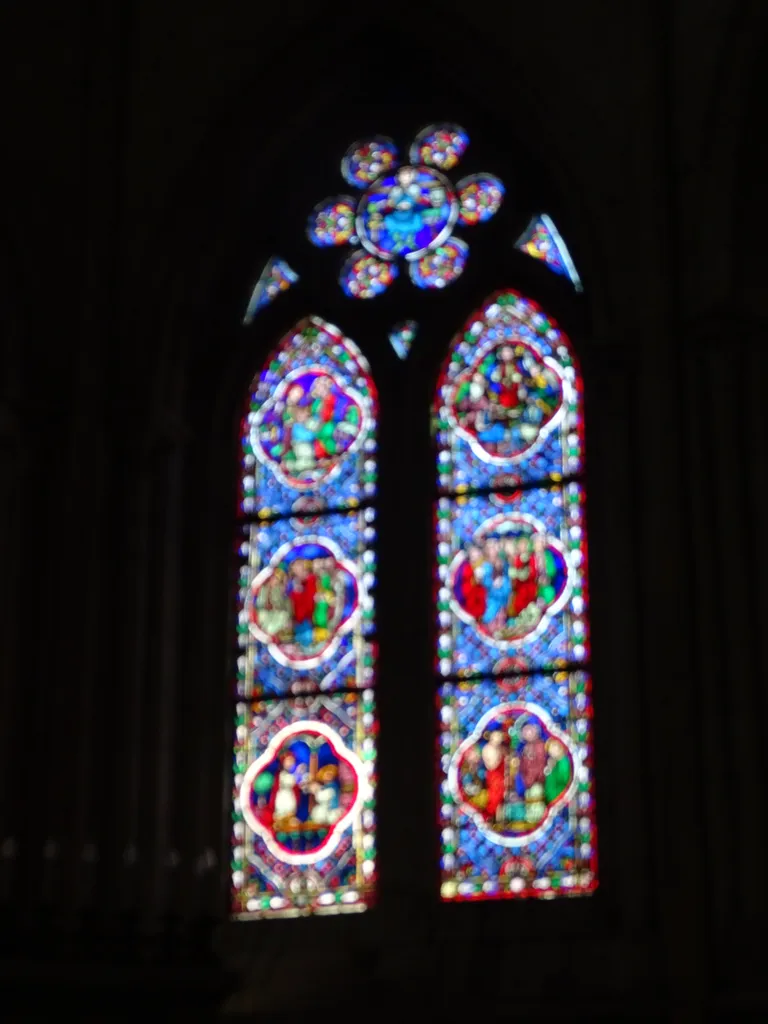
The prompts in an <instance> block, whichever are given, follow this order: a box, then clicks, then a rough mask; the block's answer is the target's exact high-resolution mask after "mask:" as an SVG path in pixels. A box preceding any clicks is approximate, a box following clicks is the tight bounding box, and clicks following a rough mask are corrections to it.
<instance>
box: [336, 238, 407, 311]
mask: <svg viewBox="0 0 768 1024" xmlns="http://www.w3.org/2000/svg"><path fill="white" fill-rule="evenodd" d="M397 274H398V269H397V264H396V263H386V262H385V261H384V260H379V259H376V257H375V256H369V255H368V253H366V252H363V251H362V249H358V250H357V252H353V253H352V255H351V256H350V257H349V259H348V260H347V261H346V263H345V264H344V266H343V267H342V268H341V276H340V278H339V280H340V282H341V287H342V288H343V289H344V291H345V292H346V294H347V295H349V297H350V298H352V299H374V298H375V297H376V296H377V295H381V293H382V292H383V291H386V290H387V288H389V286H390V285H391V284H392V282H393V281H394V280H395V278H396V277H397Z"/></svg>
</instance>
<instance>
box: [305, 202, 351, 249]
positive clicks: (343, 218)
mask: <svg viewBox="0 0 768 1024" xmlns="http://www.w3.org/2000/svg"><path fill="white" fill-rule="evenodd" d="M356 206H357V202H356V200H354V199H352V198H351V197H350V196H335V197H334V198H333V199H325V200H323V202H322V203H318V204H317V206H316V207H315V209H314V210H313V211H312V215H311V217H310V218H309V224H308V226H307V234H308V235H309V240H310V242H312V244H313V245H317V246H320V247H324V246H329V245H347V243H351V244H352V245H354V244H355V243H356V242H357V235H356V234H355V207H356Z"/></svg>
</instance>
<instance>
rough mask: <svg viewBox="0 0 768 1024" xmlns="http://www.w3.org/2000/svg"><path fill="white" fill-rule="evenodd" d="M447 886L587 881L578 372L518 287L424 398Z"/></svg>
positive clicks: (448, 890)
mask: <svg viewBox="0 0 768 1024" xmlns="http://www.w3.org/2000/svg"><path fill="white" fill-rule="evenodd" d="M433 424H434V432H435V438H436V444H437V452H438V456H437V467H438V488H439V494H440V496H439V497H438V499H437V507H436V516H435V525H436V563H437V626H438V629H437V653H436V667H437V670H438V676H439V677H441V678H442V680H443V682H441V684H440V685H439V708H440V720H441V766H440V775H441V783H440V800H441V810H440V815H441V842H442V865H441V866H442V888H441V893H442V896H443V898H444V899H446V900H461V899H489V898H498V897H503V896H535V895H554V894H558V893H562V894H575V893H582V892H589V891H591V890H592V889H593V888H594V887H595V884H596V853H595V836H594V831H595V827H594V800H593V796H592V777H591V776H592V772H591V768H592V758H591V740H590V719H591V705H590V683H589V676H588V673H587V672H586V665H587V660H588V650H589V641H588V619H587V576H586V534H585V529H584V508H583V505H584V490H583V485H582V482H581V481H582V468H583V447H584V437H583V413H582V384H581V376H580V373H579V369H578V365H577V363H576V359H575V355H574V353H573V350H572V347H571V344H570V342H569V340H568V338H567V337H566V336H565V334H563V332H562V331H561V330H560V329H559V328H558V326H557V324H556V323H555V322H554V321H553V320H552V319H551V318H550V317H548V316H547V315H546V314H545V313H544V312H543V310H542V309H541V308H540V307H539V306H538V305H537V304H536V303H534V302H532V301H531V300H530V299H527V298H525V297H524V296H523V295H521V294H520V293H519V292H516V291H513V290H506V291H503V292H501V293H499V294H497V295H495V296H493V297H492V298H491V299H490V300H489V301H488V302H486V304H485V305H484V306H483V308H482V309H480V310H478V311H477V313H475V314H474V315H473V316H472V317H470V319H469V320H468V321H467V323H466V325H465V328H464V330H463V331H461V332H460V333H459V335H458V336H457V337H456V338H455V339H454V341H453V343H452V345H451V349H450V354H449V356H448V360H447V362H446V365H445V368H444V371H443V374H442V377H441V379H440V383H439V385H438V391H437V396H436V399H435V405H434V415H433Z"/></svg>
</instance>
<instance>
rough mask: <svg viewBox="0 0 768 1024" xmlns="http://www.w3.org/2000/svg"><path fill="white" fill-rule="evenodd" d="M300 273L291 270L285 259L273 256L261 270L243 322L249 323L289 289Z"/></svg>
mask: <svg viewBox="0 0 768 1024" xmlns="http://www.w3.org/2000/svg"><path fill="white" fill-rule="evenodd" d="M298 280H299V275H298V274H297V273H296V271H295V270H291V268H290V267H289V266H288V264H287V263H286V262H285V260H281V259H278V258H277V256H273V257H272V259H270V260H269V261H268V262H267V265H266V266H265V267H264V269H263V270H262V272H261V276H260V277H259V280H258V281H257V282H256V286H255V287H254V289H253V292H252V293H251V297H250V299H249V301H248V308H247V309H246V311H245V316H244V317H243V323H244V324H249V323H251V321H252V320H253V318H254V317H255V316H256V314H257V313H258V312H259V310H260V309H263V308H264V306H268V305H269V303H270V302H272V300H273V299H276V298H277V296H278V295H280V294H281V292H284V291H287V290H288V289H289V288H290V287H291V285H292V284H296V282H297V281H298Z"/></svg>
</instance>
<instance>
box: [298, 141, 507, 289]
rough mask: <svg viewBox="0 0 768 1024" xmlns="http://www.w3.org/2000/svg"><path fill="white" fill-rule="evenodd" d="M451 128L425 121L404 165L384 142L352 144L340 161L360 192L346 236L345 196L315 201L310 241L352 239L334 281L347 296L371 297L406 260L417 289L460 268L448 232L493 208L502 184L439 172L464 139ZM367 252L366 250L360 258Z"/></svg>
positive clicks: (462, 246) (460, 257) (456, 156)
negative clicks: (413, 266) (352, 247)
mask: <svg viewBox="0 0 768 1024" xmlns="http://www.w3.org/2000/svg"><path fill="white" fill-rule="evenodd" d="M468 141H469V140H468V137H467V135H466V133H465V132H464V131H463V130H462V129H461V128H459V127H458V126H457V125H439V126H434V125H430V126H429V127H427V128H424V129H423V130H422V131H421V132H419V134H418V135H417V137H416V140H415V141H414V143H413V145H412V146H411V149H410V156H411V163H410V164H404V165H400V164H399V161H398V155H397V149H396V147H395V145H394V143H393V142H392V140H391V139H386V138H383V137H377V138H376V139H373V140H370V141H368V142H356V143H354V145H352V146H351V147H350V149H349V150H348V151H347V154H346V156H345V157H344V160H343V161H342V174H343V176H344V178H345V180H346V181H347V182H349V184H351V185H354V186H355V187H356V188H359V189H362V190H364V191H363V194H362V196H360V198H359V199H358V200H357V205H356V210H355V228H354V235H352V234H349V237H348V238H347V237H346V235H347V234H348V233H349V232H350V230H351V229H350V224H349V210H350V205H351V204H352V203H353V202H354V201H353V200H350V198H349V197H344V196H342V197H339V196H332V197H329V198H328V199H324V200H323V201H322V202H321V203H319V204H318V205H317V206H316V207H315V209H314V211H313V213H312V215H311V217H310V222H309V229H308V235H309V238H310V241H312V242H313V243H314V244H315V245H341V244H344V243H345V242H346V241H348V242H349V243H350V244H352V245H356V244H358V242H359V244H360V245H361V246H362V249H361V250H357V251H355V252H354V253H352V255H351V256H349V257H348V258H347V260H346V262H345V263H344V265H343V267H342V270H341V274H340V276H339V283H340V284H341V287H342V288H343V289H344V291H345V292H346V293H347V295H349V296H351V297H352V298H358V299H371V298H374V297H375V296H377V295H380V294H381V293H382V292H383V291H385V290H386V289H387V288H388V287H389V286H390V285H391V284H392V282H393V281H394V280H395V278H396V277H397V262H396V261H397V260H399V259H405V260H407V261H409V262H411V263H413V262H415V261H420V263H419V267H418V268H416V269H411V274H410V276H411V279H412V280H413V282H414V283H415V284H416V285H417V286H418V287H421V288H440V287H445V285H446V284H449V283H450V282H451V281H454V280H455V279H456V278H457V277H458V276H459V274H460V273H461V271H462V269H463V267H464V263H465V262H466V257H467V252H468V249H467V245H466V243H465V242H463V241H461V240H460V239H458V238H456V237H455V236H454V235H453V234H452V232H453V228H454V226H455V225H456V223H457V222H458V221H461V222H462V223H464V224H466V225H473V224H477V223H480V222H481V221H485V220H488V219H489V218H490V217H492V216H493V215H494V214H495V213H496V211H497V210H498V209H499V206H500V204H501V199H502V196H503V194H504V186H503V185H502V183H501V181H500V180H499V179H498V178H495V177H494V176H493V175H490V174H479V175H472V176H471V177H469V178H465V179H463V181H462V182H460V183H459V186H457V187H454V186H453V185H452V184H451V182H450V180H449V179H448V178H447V177H446V176H445V174H444V173H443V172H444V171H446V170H449V169H452V168H453V167H455V166H456V165H457V164H458V162H459V160H460V158H461V156H462V155H463V153H464V151H465V150H466V147H467V144H468ZM366 254H367V255H366Z"/></svg>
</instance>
